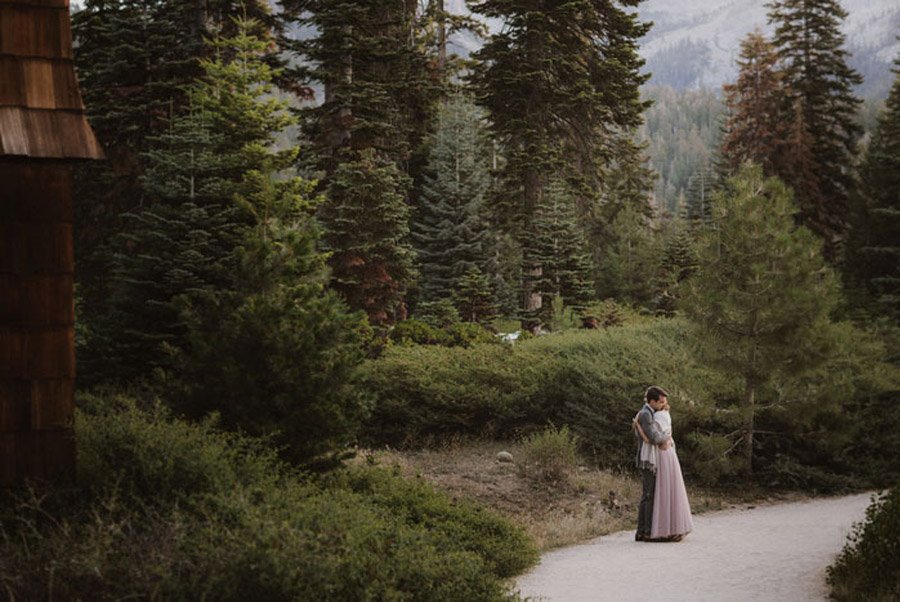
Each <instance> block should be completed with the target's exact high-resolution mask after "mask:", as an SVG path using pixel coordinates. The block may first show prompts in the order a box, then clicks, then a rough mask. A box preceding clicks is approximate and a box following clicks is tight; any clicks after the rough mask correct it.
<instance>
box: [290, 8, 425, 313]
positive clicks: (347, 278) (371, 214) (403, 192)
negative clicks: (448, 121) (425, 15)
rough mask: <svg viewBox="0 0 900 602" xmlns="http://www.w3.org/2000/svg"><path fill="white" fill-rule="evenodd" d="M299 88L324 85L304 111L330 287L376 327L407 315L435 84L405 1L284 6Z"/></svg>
mask: <svg viewBox="0 0 900 602" xmlns="http://www.w3.org/2000/svg"><path fill="white" fill-rule="evenodd" d="M282 6H283V8H284V12H283V18H284V20H285V22H286V24H287V25H289V26H301V27H309V28H311V29H313V30H314V31H315V32H316V34H315V35H312V36H311V37H309V38H306V39H302V40H296V39H295V40H288V41H286V45H287V46H288V48H289V49H290V50H291V51H292V52H293V53H295V55H297V56H298V58H300V59H301V61H302V64H301V65H300V66H299V67H297V68H295V69H294V70H293V71H292V72H291V77H292V78H293V79H294V80H295V81H297V82H300V83H305V84H307V85H314V86H322V89H323V90H322V91H323V98H322V102H321V103H320V104H316V105H315V106H309V107H306V108H304V109H303V111H302V115H303V126H304V131H305V132H306V134H307V136H308V137H309V139H310V141H311V146H312V153H311V154H310V157H311V158H312V162H313V164H314V165H313V166H314V167H315V168H317V169H319V170H321V171H323V172H324V174H325V177H324V179H323V187H325V189H326V190H327V199H326V202H325V205H324V206H323V207H322V215H321V220H322V223H323V225H324V227H325V235H324V241H325V242H326V244H327V246H328V248H329V250H330V251H331V252H332V255H331V267H332V272H333V278H334V285H335V287H336V288H337V289H338V290H339V291H341V293H342V294H343V295H344V296H345V298H346V299H347V300H348V302H349V303H350V305H351V307H353V308H354V309H364V310H365V311H366V312H367V313H368V315H369V318H370V320H372V321H373V322H374V323H383V322H392V321H393V320H395V319H397V318H401V317H403V316H404V315H405V313H406V308H405V303H404V298H405V295H406V290H407V288H408V286H409V285H410V283H411V281H412V278H413V273H414V272H413V270H412V265H411V261H412V251H411V245H410V242H409V237H408V228H409V224H408V221H407V219H408V218H407V216H408V206H407V203H408V199H409V191H410V188H411V185H412V184H413V182H414V181H415V178H416V176H417V175H418V173H417V170H418V168H419V167H420V164H421V155H420V153H421V145H422V142H423V140H424V138H425V136H426V134H427V133H428V131H429V128H430V127H431V124H432V117H433V115H432V113H433V110H434V100H435V98H436V94H437V92H436V91H437V89H438V86H437V84H436V82H435V81H433V79H432V77H431V75H432V72H431V70H430V64H429V62H428V56H427V54H426V52H425V51H424V50H423V48H422V47H420V45H419V44H418V38H417V28H416V25H417V21H416V19H417V15H418V12H417V10H418V3H417V2H414V1H410V0H387V1H384V2H368V1H363V0H349V1H343V0H342V1H337V0H284V1H283V2H282Z"/></svg>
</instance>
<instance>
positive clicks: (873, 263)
mask: <svg viewBox="0 0 900 602" xmlns="http://www.w3.org/2000/svg"><path fill="white" fill-rule="evenodd" d="M894 65H895V67H894V70H893V71H894V73H895V74H896V76H897V77H895V78H894V84H893V86H892V87H891V91H890V94H889V95H888V98H887V101H886V102H885V108H884V112H883V113H882V114H881V115H880V116H879V119H878V125H877V126H876V127H875V131H874V132H873V133H872V140H871V142H870V143H869V147H868V150H867V152H866V155H865V159H864V161H863V164H862V166H861V168H860V174H861V186H860V197H861V198H860V202H859V203H858V205H857V206H858V210H857V215H856V216H854V217H855V219H854V224H853V225H854V228H853V231H852V232H851V244H850V257H849V261H848V264H847V270H846V276H847V279H848V281H849V282H850V284H851V286H854V287H860V288H862V289H863V290H864V291H865V294H866V297H868V299H870V300H871V302H872V305H873V309H874V313H876V314H880V315H885V316H890V317H891V318H892V319H894V320H895V321H898V320H900V309H898V308H900V58H898V59H896V61H895V62H894Z"/></svg>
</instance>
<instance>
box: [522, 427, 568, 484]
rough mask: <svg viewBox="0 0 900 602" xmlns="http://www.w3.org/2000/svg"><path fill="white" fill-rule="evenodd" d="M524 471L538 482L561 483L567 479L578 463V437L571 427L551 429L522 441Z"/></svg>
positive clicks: (548, 428)
mask: <svg viewBox="0 0 900 602" xmlns="http://www.w3.org/2000/svg"><path fill="white" fill-rule="evenodd" d="M522 444H523V445H522V459H523V470H524V471H525V474H526V475H527V476H528V477H530V478H533V479H536V480H539V481H551V482H560V481H564V480H565V479H566V478H568V476H569V475H571V474H572V472H573V471H574V470H575V469H576V467H577V464H578V437H577V436H576V435H573V434H572V432H571V431H570V430H569V427H568V426H563V427H561V428H557V427H555V426H553V425H550V426H548V427H547V428H545V429H544V430H543V431H540V432H537V433H532V434H531V435H528V436H527V437H525V439H524V440H523V441H522Z"/></svg>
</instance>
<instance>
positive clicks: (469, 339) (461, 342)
mask: <svg viewBox="0 0 900 602" xmlns="http://www.w3.org/2000/svg"><path fill="white" fill-rule="evenodd" d="M390 338H391V341H393V342H394V343H397V344H399V345H405V346H410V345H442V346H444V347H471V346H472V345H474V344H476V343H493V342H495V341H494V335H493V334H491V333H490V332H489V331H488V330H487V329H485V328H484V327H483V326H481V325H480V324H475V323H472V322H455V323H453V324H449V325H446V326H443V327H441V328H436V327H434V326H432V325H430V324H428V323H427V322H423V321H422V320H416V319H412V320H404V321H402V322H399V323H397V324H396V325H395V326H394V327H393V328H392V329H391V332H390Z"/></svg>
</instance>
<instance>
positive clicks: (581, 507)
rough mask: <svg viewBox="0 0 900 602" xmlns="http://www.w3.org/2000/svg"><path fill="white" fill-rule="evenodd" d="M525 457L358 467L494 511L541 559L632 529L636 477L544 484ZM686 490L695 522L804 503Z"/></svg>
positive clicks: (392, 455) (444, 457) (598, 474)
mask: <svg viewBox="0 0 900 602" xmlns="http://www.w3.org/2000/svg"><path fill="white" fill-rule="evenodd" d="M501 451H507V452H509V453H511V454H512V456H513V460H514V462H513V463H504V462H500V461H498V460H497V454H498V452H501ZM521 452H522V448H521V445H520V444H518V443H509V442H496V441H485V442H471V441H458V442H450V443H444V444H442V445H440V446H436V447H433V448H431V449H427V450H420V451H397V450H391V449H383V450H361V451H360V453H359V455H358V456H357V461H358V462H374V463H377V464H379V465H381V466H384V467H388V468H390V467H393V466H397V467H398V468H399V469H400V471H401V472H402V473H403V474H404V475H406V476H410V477H421V478H423V479H425V480H427V481H429V482H431V483H433V484H434V485H435V486H436V487H437V488H438V489H440V490H442V491H445V492H447V493H449V494H450V495H451V496H452V497H453V498H455V499H458V498H469V499H474V500H476V501H478V502H480V503H482V504H484V505H486V506H488V507H490V508H493V509H495V510H497V511H498V512H500V513H502V514H504V515H506V516H508V517H510V518H511V519H512V520H514V521H515V522H517V523H518V524H520V525H522V526H523V527H525V529H526V530H527V531H528V532H529V534H530V535H531V536H532V537H533V538H534V540H535V542H536V543H537V545H538V547H539V549H540V550H541V551H542V552H543V551H547V550H551V549H554V548H558V547H561V546H568V545H572V544H576V543H580V542H584V541H588V540H590V539H593V538H596V537H599V536H601V535H606V534H609V533H613V532H616V531H621V530H626V529H633V528H634V525H635V523H636V520H637V518H636V517H637V504H638V500H639V499H640V496H641V485H640V481H639V480H638V478H637V475H636V473H635V472H628V473H615V472H609V471H604V470H597V469H596V468H589V467H587V466H580V467H578V469H577V470H575V471H573V472H572V474H570V475H569V476H568V477H567V478H565V479H563V480H561V481H556V482H545V481H539V480H536V479H533V478H529V476H527V474H526V473H525V471H524V470H523V468H522V466H521V464H519V463H518V462H516V461H517V460H518V458H520V457H521V455H522V453H521ZM688 489H689V491H688V493H689V495H690V500H691V509H692V511H693V512H694V514H699V513H705V512H710V511H716V510H724V509H739V508H752V507H755V506H757V505H763V504H772V503H777V502H785V501H796V500H799V499H803V498H804V496H802V495H800V494H792V493H788V494H771V493H768V492H763V491H760V490H753V489H744V488H742V489H736V490H734V491H729V492H722V491H708V490H704V489H698V488H696V487H692V486H691V484H690V483H688Z"/></svg>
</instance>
